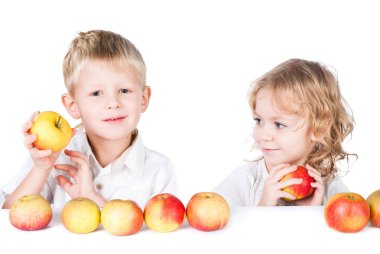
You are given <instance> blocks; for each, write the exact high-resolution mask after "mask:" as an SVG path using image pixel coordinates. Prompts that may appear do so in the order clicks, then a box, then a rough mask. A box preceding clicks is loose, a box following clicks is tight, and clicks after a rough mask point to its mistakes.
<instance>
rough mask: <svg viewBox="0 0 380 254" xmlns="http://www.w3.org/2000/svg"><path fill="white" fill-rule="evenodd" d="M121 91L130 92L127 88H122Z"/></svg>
mask: <svg viewBox="0 0 380 254" xmlns="http://www.w3.org/2000/svg"><path fill="white" fill-rule="evenodd" d="M120 92H121V93H129V92H130V91H129V90H128V89H127V88H122V89H120Z"/></svg>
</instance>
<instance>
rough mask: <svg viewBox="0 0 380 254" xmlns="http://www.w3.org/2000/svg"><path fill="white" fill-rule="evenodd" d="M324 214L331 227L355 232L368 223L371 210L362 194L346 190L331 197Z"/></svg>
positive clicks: (341, 230)
mask: <svg viewBox="0 0 380 254" xmlns="http://www.w3.org/2000/svg"><path fill="white" fill-rule="evenodd" d="M324 216H325V220H326V222H327V225H328V226H329V227H331V228H333V229H336V230H338V231H340V232H345V233H354V232H358V231H360V230H362V229H363V228H364V227H365V226H366V225H367V224H368V221H369V217H370V210H369V206H368V204H367V202H366V200H365V199H364V198H363V197H362V196H361V195H359V194H357V193H353V192H345V193H338V194H335V195H333V196H331V197H330V198H329V200H328V201H327V204H326V205H325V209H324Z"/></svg>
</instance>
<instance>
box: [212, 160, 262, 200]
mask: <svg viewBox="0 0 380 254" xmlns="http://www.w3.org/2000/svg"><path fill="white" fill-rule="evenodd" d="M247 169H248V168H247V167H246V166H242V167H239V168H237V169H235V170H234V171H233V172H232V173H230V175H228V176H227V178H225V179H224V180H223V181H222V182H221V183H220V184H219V185H218V186H216V187H215V188H214V191H215V192H217V193H219V194H220V195H222V196H223V197H224V198H225V199H226V201H227V202H228V204H229V205H230V206H231V207H234V206H249V205H250V204H249V200H250V190H251V189H252V183H253V182H255V179H252V178H253V175H252V174H250V171H251V170H247Z"/></svg>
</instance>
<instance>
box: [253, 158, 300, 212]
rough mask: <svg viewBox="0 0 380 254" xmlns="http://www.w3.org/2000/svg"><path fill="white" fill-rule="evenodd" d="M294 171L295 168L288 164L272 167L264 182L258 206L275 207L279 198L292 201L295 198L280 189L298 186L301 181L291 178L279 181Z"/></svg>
mask: <svg viewBox="0 0 380 254" xmlns="http://www.w3.org/2000/svg"><path fill="white" fill-rule="evenodd" d="M296 169H297V166H290V165H289V164H281V165H278V166H276V167H274V168H273V169H272V171H271V172H270V173H269V175H268V177H267V179H266V180H265V182H264V189H263V193H262V195H261V199H260V202H259V205H277V204H278V201H279V199H280V198H288V199H291V200H294V198H295V197H294V196H293V195H292V194H290V193H288V192H285V191H282V189H283V188H285V187H287V186H290V185H293V184H300V183H301V182H302V179H300V178H291V179H287V180H284V181H281V182H279V181H280V180H281V179H282V178H283V177H284V176H285V175H287V174H289V173H290V172H293V171H296Z"/></svg>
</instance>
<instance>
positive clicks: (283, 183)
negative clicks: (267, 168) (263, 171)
mask: <svg viewBox="0 0 380 254" xmlns="http://www.w3.org/2000/svg"><path fill="white" fill-rule="evenodd" d="M302 181H303V180H302V179H301V178H289V179H286V180H284V181H281V182H279V183H278V187H279V189H283V188H286V187H288V186H291V185H296V184H301V183H302Z"/></svg>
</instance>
